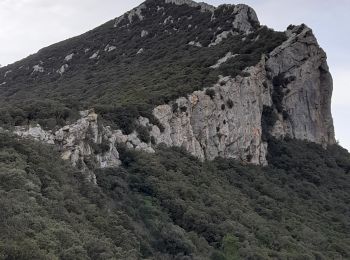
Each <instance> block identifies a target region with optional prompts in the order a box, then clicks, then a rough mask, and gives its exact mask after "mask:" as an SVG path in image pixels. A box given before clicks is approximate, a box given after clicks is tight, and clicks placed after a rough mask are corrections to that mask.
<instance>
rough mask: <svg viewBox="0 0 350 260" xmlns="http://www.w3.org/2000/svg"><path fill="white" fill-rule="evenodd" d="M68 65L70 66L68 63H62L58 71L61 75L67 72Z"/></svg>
mask: <svg viewBox="0 0 350 260" xmlns="http://www.w3.org/2000/svg"><path fill="white" fill-rule="evenodd" d="M68 67H69V66H68V64H64V65H62V66H61V68H59V69H58V70H57V71H56V72H57V73H59V74H61V75H63V73H65V72H66V70H67V69H68Z"/></svg>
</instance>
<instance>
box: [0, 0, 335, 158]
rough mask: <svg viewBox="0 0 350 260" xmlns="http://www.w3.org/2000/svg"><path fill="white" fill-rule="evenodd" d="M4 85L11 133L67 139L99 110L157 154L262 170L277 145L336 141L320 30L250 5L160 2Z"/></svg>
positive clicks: (20, 68)
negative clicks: (283, 22)
mask: <svg viewBox="0 0 350 260" xmlns="http://www.w3.org/2000/svg"><path fill="white" fill-rule="evenodd" d="M0 78H3V83H1V86H0V88H1V89H0V90H1V94H0V100H1V102H2V103H4V106H5V108H3V109H2V113H1V115H2V116H1V118H0V121H1V122H2V123H3V124H7V125H22V124H25V125H26V124H28V122H33V121H34V122H35V121H36V122H38V123H39V124H40V125H41V126H42V127H44V128H51V129H52V128H55V127H56V130H57V129H58V128H59V126H61V127H62V126H64V125H66V124H68V123H74V120H77V119H78V118H79V116H78V111H80V110H83V109H91V108H95V112H96V113H97V114H99V115H100V116H101V117H102V119H103V120H107V122H103V121H102V124H104V125H111V126H112V128H114V129H116V130H117V129H120V130H122V131H123V133H124V134H125V135H130V134H132V135H139V139H142V137H141V135H145V132H147V133H146V136H149V135H150V138H146V139H148V140H146V141H147V146H148V147H149V146H152V145H156V144H159V143H165V144H167V145H168V146H182V147H185V148H186V150H187V151H189V152H190V153H192V154H193V155H195V156H196V157H198V158H200V159H209V160H212V159H214V158H216V157H218V156H221V157H225V158H235V159H239V160H242V161H245V162H251V163H254V164H262V165H265V164H266V163H267V161H266V152H267V150H266V146H267V143H266V140H267V138H268V136H270V135H272V136H275V137H285V136H289V137H292V138H298V139H302V140H303V139H305V140H309V141H313V142H316V143H320V144H323V145H325V146H326V145H328V144H333V143H334V142H335V139H334V129H333V122H332V116H331V112H330V100H331V94H332V79H331V76H330V74H329V71H328V67H327V63H326V55H325V53H324V52H323V50H322V49H321V48H320V47H319V46H318V44H317V41H316V39H315V37H314V36H313V34H312V31H311V30H310V29H309V28H307V27H306V26H304V25H302V26H297V27H293V26H292V27H290V28H289V29H288V30H287V31H286V32H285V33H279V32H274V31H272V30H270V29H267V28H266V27H261V26H260V25H259V21H258V19H257V16H256V14H255V12H254V11H253V10H252V9H251V8H250V7H248V6H246V5H223V6H220V7H218V8H214V7H211V6H208V5H205V4H197V3H195V2H192V1H163V0H149V1H146V2H145V3H143V4H142V5H140V6H139V7H137V8H135V9H133V10H132V11H130V12H128V13H127V14H125V15H123V16H121V17H119V18H117V19H116V20H114V21H110V22H108V23H106V24H104V25H102V26H101V27H99V28H96V29H94V30H93V31H91V32H88V33H86V34H84V35H82V36H79V37H76V38H74V39H70V40H67V41H64V42H62V43H59V44H56V45H53V46H50V47H48V48H45V49H43V50H41V51H40V52H39V53H38V54H35V55H33V56H31V57H28V58H27V59H24V60H22V61H20V62H17V63H15V64H13V65H10V66H8V67H6V68H2V69H1V70H0ZM193 91H195V92H193ZM177 98H179V99H177ZM140 116H142V117H144V118H147V119H148V121H149V123H147V121H145V120H143V119H142V120H143V122H146V123H144V124H142V123H140V122H139V121H140V118H139V117H140ZM135 130H136V132H134V131H135ZM137 130H138V131H137ZM148 132H150V133H148ZM151 139H152V140H153V144H151ZM141 141H142V140H141ZM143 146H144V147H145V145H143ZM152 149H153V148H152Z"/></svg>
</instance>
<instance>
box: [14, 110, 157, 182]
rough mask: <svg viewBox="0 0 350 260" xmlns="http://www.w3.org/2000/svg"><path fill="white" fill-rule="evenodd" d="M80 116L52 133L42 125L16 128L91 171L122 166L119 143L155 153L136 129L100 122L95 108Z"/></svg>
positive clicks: (75, 165)
mask: <svg viewBox="0 0 350 260" xmlns="http://www.w3.org/2000/svg"><path fill="white" fill-rule="evenodd" d="M80 114H81V119H79V120H78V121H77V122H75V123H74V124H71V125H67V126H64V127H62V128H61V129H59V130H57V131H55V132H52V131H46V130H44V129H42V127H41V126H40V125H35V126H26V127H16V129H15V132H14V133H15V134H17V135H18V136H21V137H23V138H28V137H30V138H33V139H35V140H37V141H41V142H44V143H47V144H55V145H57V146H58V147H59V149H60V152H61V154H62V159H64V160H69V161H70V162H71V163H72V165H73V166H74V167H77V168H78V169H80V170H82V171H85V172H88V173H89V174H90V176H89V177H91V178H92V179H93V180H94V178H95V177H94V175H93V173H92V172H91V170H92V169H94V168H110V167H117V166H119V165H120V163H121V162H120V160H119V153H118V150H117V144H124V145H125V146H126V147H127V148H129V149H136V150H143V151H146V152H149V153H153V152H154V150H153V148H152V147H151V144H147V143H144V142H142V141H141V140H140V139H139V138H138V136H137V134H136V132H134V133H132V134H130V135H124V134H123V133H122V131H120V130H112V129H111V128H110V127H108V126H103V125H102V124H101V123H100V122H99V121H98V115H97V114H95V113H94V111H93V110H88V111H82V112H81V113H80Z"/></svg>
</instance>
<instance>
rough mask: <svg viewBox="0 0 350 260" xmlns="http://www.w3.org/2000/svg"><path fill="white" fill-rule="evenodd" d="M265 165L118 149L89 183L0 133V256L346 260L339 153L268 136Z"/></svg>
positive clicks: (345, 173) (44, 151)
mask: <svg viewBox="0 0 350 260" xmlns="http://www.w3.org/2000/svg"><path fill="white" fill-rule="evenodd" d="M269 147H270V149H269V163H270V166H268V167H258V166H251V165H242V164H239V163H237V162H236V161H234V160H227V159H221V158H218V159H216V160H214V161H212V162H208V161H205V162H200V161H198V160H197V159H196V158H193V157H192V156H190V155H188V154H187V153H186V152H185V151H183V150H181V149H178V148H173V149H171V148H165V147H162V146H160V147H159V148H158V150H157V153H156V154H146V153H141V152H136V151H131V150H127V149H125V148H123V147H119V150H120V151H121V158H122V161H123V166H122V167H120V168H116V169H103V170H101V169H100V170H96V172H95V174H96V175H97V185H94V184H92V183H90V182H89V181H86V179H85V177H84V175H83V174H82V173H80V172H78V171H76V170H75V169H73V168H71V167H70V166H69V165H68V164H67V163H65V162H63V161H61V159H59V154H58V153H57V151H56V150H55V148H54V147H51V146H46V145H42V144H38V143H34V142H32V141H28V140H19V139H17V138H15V137H13V136H9V134H7V133H2V134H1V135H0V193H1V196H0V208H1V211H0V220H1V221H0V259H4V260H5V259H6V260H8V259H16V260H21V259H23V260H27V259H94V260H96V259H212V260H214V259H215V260H219V259H222V260H224V259H227V260H231V259H348V258H349V257H350V255H349V252H350V248H349V245H350V237H349V233H348V230H350V218H349V216H350V207H349V201H350V156H349V154H348V153H347V151H345V150H344V149H342V148H341V147H339V146H337V145H335V146H333V147H330V148H329V149H328V150H324V149H323V148H322V147H321V146H319V145H316V144H312V143H306V142H302V141H296V140H286V141H283V142H280V141H279V142H277V141H274V140H271V141H270V143H269Z"/></svg>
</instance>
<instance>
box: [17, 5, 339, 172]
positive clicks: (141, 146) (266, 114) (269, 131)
mask: <svg viewBox="0 0 350 260" xmlns="http://www.w3.org/2000/svg"><path fill="white" fill-rule="evenodd" d="M166 3H172V4H175V5H183V4H188V5H190V6H195V7H200V9H201V10H202V11H203V12H213V17H212V19H213V20H215V19H216V18H215V15H214V13H215V12H214V11H215V8H214V9H213V7H210V6H208V5H204V4H197V3H195V2H192V1H188V0H186V1H185V0H181V1H180V0H176V1H175V0H166ZM231 7H232V6H231ZM231 7H230V8H227V10H229V11H230V12H234V21H233V22H232V25H233V27H235V28H239V31H240V33H241V35H243V36H242V37H243V38H242V39H241V40H242V41H243V42H244V41H257V40H258V39H250V38H249V37H248V35H249V34H250V33H251V31H252V30H255V29H254V28H255V27H254V24H259V21H258V19H257V17H256V14H255V12H254V11H253V10H252V9H251V8H250V7H247V6H245V5H237V6H233V7H232V8H231ZM140 8H141V9H140ZM142 8H145V5H141V6H140V7H139V8H136V9H134V11H132V12H131V14H132V15H130V16H128V17H129V18H130V21H129V22H130V23H131V22H132V18H134V17H135V15H136V16H139V18H138V19H139V20H142ZM158 9H159V8H158ZM223 9H224V10H225V7H224V8H223ZM223 12H224V11H223ZM124 17H125V16H124ZM123 19H124V18H123ZM188 19H189V18H188ZM121 21H122V20H121V18H119V19H117V20H116V24H115V26H119V25H118V24H119V23H120V22H121ZM256 30H259V29H256ZM224 32H225V31H224ZM236 33H237V32H236ZM285 34H286V36H287V40H286V41H285V42H284V43H283V44H282V45H280V46H278V47H277V48H275V49H274V50H273V51H272V52H270V53H267V54H263V55H262V56H261V59H260V62H258V64H256V65H255V66H251V67H248V68H246V69H245V70H244V71H243V73H241V74H240V75H238V76H236V77H231V76H220V77H219V79H218V81H217V83H216V84H215V85H214V86H208V87H207V88H205V89H203V90H200V91H195V92H193V93H191V94H190V95H187V96H183V97H180V98H178V99H176V100H173V101H171V102H169V103H167V104H163V105H160V106H157V107H155V108H154V109H153V115H154V117H155V118H156V119H158V121H159V123H160V125H162V126H163V128H164V129H160V128H159V125H153V124H151V123H150V122H151V121H152V122H154V120H150V119H148V118H144V117H139V118H138V120H137V124H139V125H142V126H143V127H144V128H145V129H148V130H149V132H150V136H151V139H152V142H150V141H149V142H148V143H145V142H143V141H141V139H142V138H140V137H139V136H138V134H137V132H136V131H134V132H133V133H131V134H129V135H124V134H123V132H122V131H121V130H117V129H111V127H108V126H104V125H103V124H102V123H101V122H99V120H98V115H96V114H95V113H94V112H93V111H85V112H82V114H81V119H80V120H78V121H77V122H76V123H73V124H70V125H67V126H65V127H63V128H61V129H59V130H58V131H55V132H50V131H44V130H43V129H42V128H41V127H40V126H27V127H17V129H16V133H17V134H18V135H20V136H23V137H28V136H31V137H34V138H35V139H37V140H41V141H44V142H47V143H49V144H56V145H58V146H59V147H60V149H61V151H62V157H63V158H64V159H66V160H70V161H71V162H72V164H73V165H74V166H76V167H78V168H80V169H90V168H91V167H101V168H104V167H116V166H118V165H119V164H120V161H119V153H118V144H119V143H122V144H124V145H125V146H126V147H128V148H130V149H137V150H143V151H146V152H154V150H155V149H156V145H158V144H162V143H163V144H165V145H167V146H177V147H184V148H185V149H186V150H187V151H188V152H189V153H191V154H193V155H194V156H196V157H197V158H199V159H201V160H205V159H207V160H213V159H215V158H216V157H224V158H234V159H237V160H240V161H242V162H246V163H253V164H259V165H266V164H267V160H266V154H267V145H268V144H267V138H269V137H270V136H273V137H276V138H284V137H287V136H288V137H291V138H296V139H302V140H307V141H311V142H315V143H319V144H322V145H324V146H325V147H326V146H327V145H330V144H334V143H335V137H334V128H333V120H332V115H331V96H332V77H331V75H330V73H329V70H328V66H327V61H326V54H325V52H324V51H323V50H322V49H321V48H320V47H319V45H318V43H317V40H316V38H315V36H314V35H313V33H312V30H311V29H310V28H308V27H307V26H305V25H301V26H290V27H288V30H287V31H286V32H285ZM142 35H143V36H142ZM220 35H221V34H220ZM146 36H148V33H145V32H144V31H142V32H141V37H146ZM226 36H227V37H228V35H226ZM246 36H247V37H246ZM220 37H223V36H222V35H221V36H220ZM220 37H219V36H216V40H215V39H214V38H215V37H214V38H213V39H212V41H214V40H215V41H214V43H215V44H214V43H212V44H209V45H208V46H207V47H203V46H202V45H201V48H208V49H209V48H211V47H212V46H215V45H218V44H221V41H222V38H220ZM258 37H259V36H258ZM218 39H221V40H218ZM239 56H240V54H238V53H232V52H229V53H227V54H226V55H225V56H224V57H222V58H221V59H219V60H218V61H217V63H216V64H212V65H211V66H209V67H208V69H211V70H216V69H218V68H220V66H221V65H222V64H225V63H226V62H228V61H229V60H233V59H237V58H239ZM91 162H93V165H92V166H91V165H90V164H91Z"/></svg>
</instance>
